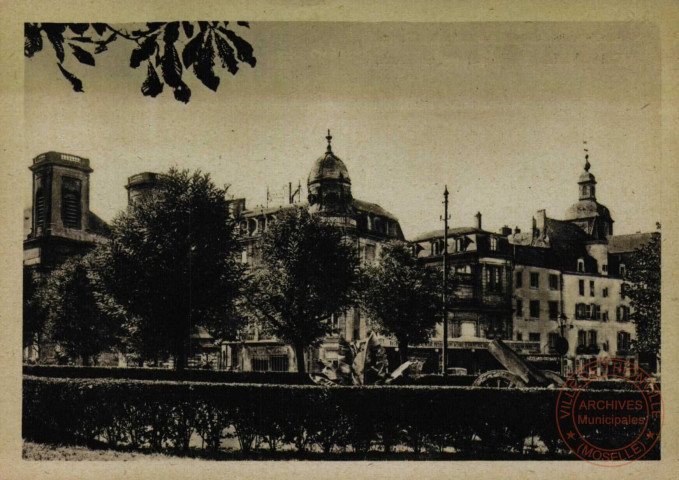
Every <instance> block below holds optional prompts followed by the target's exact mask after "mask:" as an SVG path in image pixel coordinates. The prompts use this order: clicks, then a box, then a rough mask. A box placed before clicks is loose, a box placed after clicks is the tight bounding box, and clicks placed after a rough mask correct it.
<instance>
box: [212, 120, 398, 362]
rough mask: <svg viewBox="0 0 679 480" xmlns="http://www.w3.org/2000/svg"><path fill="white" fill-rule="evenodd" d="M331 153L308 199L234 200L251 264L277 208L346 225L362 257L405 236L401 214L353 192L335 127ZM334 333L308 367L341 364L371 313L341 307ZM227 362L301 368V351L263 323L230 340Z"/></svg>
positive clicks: (317, 167) (312, 178)
mask: <svg viewBox="0 0 679 480" xmlns="http://www.w3.org/2000/svg"><path fill="white" fill-rule="evenodd" d="M326 138H327V140H328V145H327V149H326V152H325V153H324V154H323V155H321V156H320V157H319V158H318V159H317V160H316V161H315V162H314V164H313V166H312V168H311V171H310V173H309V177H308V180H307V189H308V196H307V200H308V202H299V203H291V204H288V205H283V206H278V207H272V208H264V207H256V208H253V209H247V208H246V205H245V200H243V199H239V200H235V201H234V202H233V205H234V213H235V215H237V217H238V218H239V227H240V228H239V230H240V235H241V243H242V246H243V251H242V254H241V261H242V262H243V263H245V264H247V265H248V266H249V268H257V267H258V265H259V263H260V262H261V254H260V252H259V248H258V241H259V238H260V236H261V234H262V232H264V231H265V230H266V228H267V224H268V222H270V221H271V220H272V219H273V218H274V217H275V216H276V214H277V213H280V212H282V211H284V210H286V209H289V208H308V209H309V211H310V212H312V213H314V214H317V215H321V216H323V217H324V218H325V220H326V221H328V222H330V223H332V224H333V225H335V226H337V228H340V229H342V231H343V233H344V235H345V236H346V238H347V240H349V241H351V242H353V243H354V244H355V245H356V248H357V251H358V252H359V255H360V259H361V261H362V262H367V263H370V262H373V261H375V259H376V258H378V256H379V254H380V251H381V245H382V244H384V243H385V242H387V241H389V240H404V237H403V232H402V231H401V226H400V224H399V222H398V219H397V218H396V217H395V216H394V215H392V214H391V213H389V212H387V211H386V210H385V209H383V208H382V207H381V206H379V205H377V204H375V203H369V202H365V201H362V200H358V199H356V198H354V197H353V195H352V193H351V178H350V176H349V172H348V170H347V167H346V165H345V164H344V162H343V161H342V160H341V159H340V158H339V157H337V156H336V155H335V154H334V152H333V151H332V145H331V140H332V137H331V136H330V132H328V136H327V137H326ZM328 321H329V322H330V323H331V325H332V329H333V333H332V334H331V335H329V336H328V337H326V338H325V339H324V340H323V343H322V345H321V347H320V348H319V349H318V350H317V351H313V352H309V355H308V356H307V359H306V361H307V363H308V364H307V371H313V370H314V369H315V367H316V362H315V360H317V359H320V360H323V361H325V362H329V363H334V364H337V362H338V360H339V358H338V355H339V339H340V338H344V339H346V340H348V341H353V340H359V339H363V338H366V335H367V333H368V330H369V326H368V322H367V318H366V317H365V315H364V314H363V313H362V312H361V310H360V309H358V308H349V309H347V310H346V311H343V312H337V314H335V315H333V316H332V318H330V319H329V320H328ZM221 365H222V367H223V368H226V369H236V370H259V371H266V370H274V371H288V370H290V371H295V370H296V368H297V367H296V365H295V355H294V351H293V349H292V348H291V347H290V346H289V345H285V344H284V343H282V342H281V341H279V340H278V339H276V338H273V337H271V336H267V335H265V334H263V331H262V328H260V326H259V325H256V324H255V325H251V326H250V329H249V331H248V332H247V333H246V335H245V338H243V339H241V340H240V341H238V342H224V343H223V347H222V360H221Z"/></svg>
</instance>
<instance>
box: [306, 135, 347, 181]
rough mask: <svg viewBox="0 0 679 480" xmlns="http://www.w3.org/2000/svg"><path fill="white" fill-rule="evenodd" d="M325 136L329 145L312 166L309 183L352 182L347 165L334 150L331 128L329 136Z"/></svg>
mask: <svg viewBox="0 0 679 480" xmlns="http://www.w3.org/2000/svg"><path fill="white" fill-rule="evenodd" d="M325 138H326V139H327V140H328V147H327V149H326V151H325V153H324V154H323V155H321V156H320V157H318V159H317V160H316V161H315V162H314V165H313V167H311V172H309V179H308V182H307V183H308V184H309V185H311V184H314V183H317V182H323V181H327V180H334V181H339V182H342V183H347V184H351V179H350V178H349V171H348V170H347V167H346V165H344V162H343V161H342V160H340V158H339V157H337V156H336V155H335V154H334V153H333V152H332V145H331V141H332V135H330V130H328V136H327V137H325Z"/></svg>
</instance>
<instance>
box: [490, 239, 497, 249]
mask: <svg viewBox="0 0 679 480" xmlns="http://www.w3.org/2000/svg"><path fill="white" fill-rule="evenodd" d="M490 249H491V250H492V251H494V252H495V251H497V237H490Z"/></svg>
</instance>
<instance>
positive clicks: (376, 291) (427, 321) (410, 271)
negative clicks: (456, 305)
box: [360, 242, 442, 363]
mask: <svg viewBox="0 0 679 480" xmlns="http://www.w3.org/2000/svg"><path fill="white" fill-rule="evenodd" d="M440 277H441V273H440V272H439V270H438V269H434V268H428V267H426V266H424V265H422V264H420V263H418V261H417V258H416V257H415V256H414V255H413V253H412V251H411V249H410V247H409V246H408V245H407V244H405V243H404V242H389V243H387V244H385V245H384V246H383V247H382V251H381V253H380V257H379V261H378V262H376V263H374V264H372V265H367V266H366V267H365V268H364V271H363V278H362V282H361V294H360V300H361V306H362V308H363V309H364V310H365V311H366V313H367V314H368V315H369V317H370V318H371V319H372V320H373V323H374V327H375V328H376V330H377V331H378V332H379V333H382V334H384V335H393V336H395V337H396V339H397V340H398V344H399V353H400V357H401V363H403V362H405V361H407V360H408V347H409V345H413V344H418V343H424V342H426V341H428V340H429V339H430V338H431V336H432V334H433V333H434V329H435V327H436V324H437V322H438V320H439V319H440V317H441V305H442V304H441V278H440Z"/></svg>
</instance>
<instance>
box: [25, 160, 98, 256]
mask: <svg viewBox="0 0 679 480" xmlns="http://www.w3.org/2000/svg"><path fill="white" fill-rule="evenodd" d="M29 169H30V170H31V171H32V172H33V202H32V203H33V205H32V207H31V210H30V226H31V231H30V233H29V234H28V236H27V238H26V239H25V241H24V264H25V265H41V266H43V267H51V266H54V265H57V264H59V263H61V262H62V261H63V260H65V259H66V258H67V257H69V256H70V255H72V254H77V253H83V252H85V251H87V250H88V249H89V248H91V247H92V246H93V245H94V244H95V243H97V242H100V241H102V240H103V239H104V238H105V235H106V233H107V225H106V224H105V223H104V221H103V220H101V219H100V218H99V217H97V216H96V215H94V214H93V213H92V212H90V173H91V172H92V168H90V161H89V159H87V158H82V157H78V156H76V155H71V154H67V153H59V152H47V153H43V154H40V155H38V156H37V157H35V158H34V159H33V164H32V165H31V166H30V167H29Z"/></svg>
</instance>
